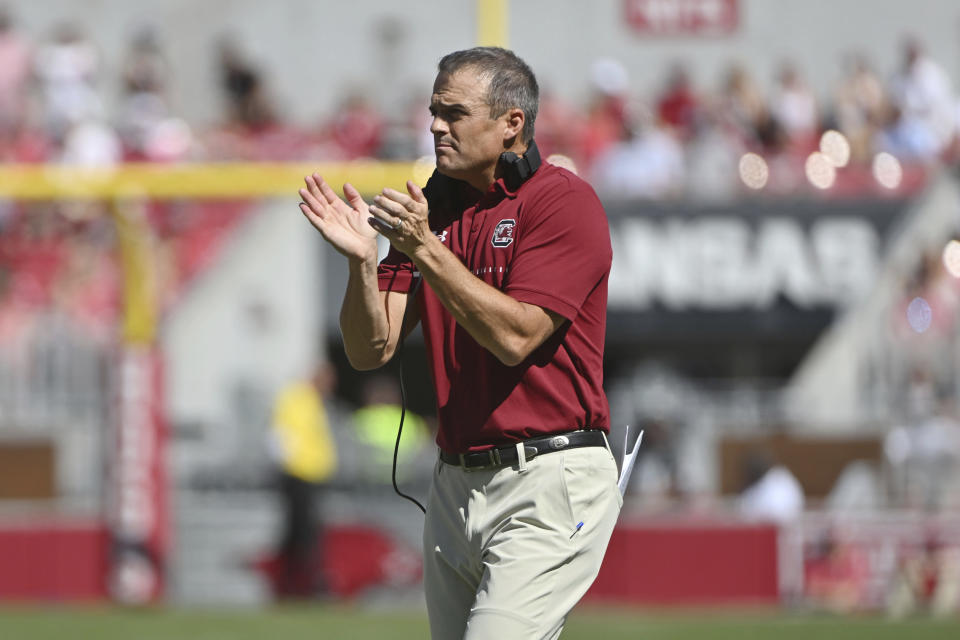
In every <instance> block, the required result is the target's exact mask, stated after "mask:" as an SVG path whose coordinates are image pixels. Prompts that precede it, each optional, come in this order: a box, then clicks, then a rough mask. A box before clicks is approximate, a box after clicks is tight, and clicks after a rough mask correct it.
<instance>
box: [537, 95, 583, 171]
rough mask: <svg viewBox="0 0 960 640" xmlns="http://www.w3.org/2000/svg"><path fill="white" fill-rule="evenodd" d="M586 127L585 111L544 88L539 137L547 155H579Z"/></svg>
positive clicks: (538, 142)
mask: <svg viewBox="0 0 960 640" xmlns="http://www.w3.org/2000/svg"><path fill="white" fill-rule="evenodd" d="M583 129H584V119H583V114H582V113H580V111H578V110H577V109H575V108H574V107H572V106H571V105H570V104H568V103H567V102H565V101H564V100H563V99H562V98H560V96H558V95H556V94H555V93H553V92H551V91H546V90H544V89H543V88H542V87H541V90H540V109H539V111H538V113H537V123H536V140H537V146H538V147H539V148H540V152H541V153H542V154H543V156H544V157H547V156H550V155H552V154H561V155H564V156H567V157H569V158H573V159H576V158H578V157H579V156H580V150H579V148H578V146H577V145H578V144H579V142H580V140H581V139H582V138H583V136H584V132H583Z"/></svg>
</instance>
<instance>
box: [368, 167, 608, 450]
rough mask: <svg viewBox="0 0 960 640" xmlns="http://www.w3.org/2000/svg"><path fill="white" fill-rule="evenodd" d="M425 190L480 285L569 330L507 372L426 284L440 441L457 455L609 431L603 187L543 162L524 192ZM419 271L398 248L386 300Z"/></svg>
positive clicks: (421, 294)
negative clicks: (555, 317) (548, 314)
mask: <svg viewBox="0 0 960 640" xmlns="http://www.w3.org/2000/svg"><path fill="white" fill-rule="evenodd" d="M424 192H425V194H426V196H427V200H428V202H429V203H430V227H431V229H433V231H434V233H435V234H437V236H438V237H439V238H440V239H441V241H442V242H443V244H444V245H445V246H446V247H447V248H448V249H450V251H452V252H453V253H454V255H456V256H457V258H459V259H460V261H461V262H462V263H463V264H464V265H466V267H467V269H469V270H470V271H471V272H473V274H474V275H475V276H477V277H478V278H480V279H481V280H483V281H484V282H486V283H487V284H489V285H491V286H493V287H496V288H497V289H499V290H501V291H503V292H504V293H506V294H507V295H509V296H511V297H513V298H515V299H517V300H519V301H521V302H527V303H530V304H535V305H537V306H540V307H543V308H545V309H549V310H551V311H554V312H556V313H558V314H560V315H561V316H563V317H564V318H566V322H564V323H563V324H562V325H561V326H560V328H559V329H557V331H556V332H554V334H553V335H551V336H550V337H549V338H547V340H546V342H544V344H542V345H541V346H540V347H539V348H537V349H536V350H535V351H534V352H533V353H532V354H530V356H529V357H528V358H527V359H526V360H525V361H524V362H522V363H521V364H519V365H516V366H513V367H509V366H507V365H505V364H503V363H502V362H500V361H499V360H498V359H497V358H496V357H495V356H494V355H493V354H492V353H490V352H489V351H487V349H485V348H484V347H482V346H480V344H478V343H477V341H476V340H474V339H473V337H472V336H471V335H470V334H469V333H468V332H467V330H466V329H464V328H463V327H461V326H460V325H458V324H457V323H456V321H455V320H454V318H453V316H452V315H451V314H450V313H449V312H448V311H447V310H446V308H444V306H443V304H442V303H441V302H440V299H439V298H437V296H436V294H435V293H434V292H433V290H432V289H431V288H430V285H429V284H427V283H426V282H424V283H423V286H421V287H420V289H419V291H418V293H417V304H418V305H419V308H420V317H421V321H422V322H423V334H424V338H425V340H426V347H427V355H428V359H429V364H430V371H431V373H432V375H433V381H434V385H435V388H436V393H437V413H438V417H439V424H440V430H439V433H438V435H437V444H438V445H439V446H440V448H441V449H443V450H445V451H449V452H452V453H464V452H467V451H476V450H480V449H484V448H489V447H490V446H493V445H504V444H510V443H513V442H517V441H518V440H523V439H527V438H531V437H535V436H539V435H545V434H549V433H556V432H562V431H570V430H572V429H580V428H586V427H589V428H598V429H604V430H609V424H610V423H609V413H610V410H609V406H608V404H607V398H606V396H605V394H604V392H603V343H604V333H605V330H606V312H607V279H608V276H609V273H610V262H611V259H612V255H613V253H612V250H611V247H610V232H609V229H608V226H607V217H606V213H605V212H604V210H603V207H602V206H601V204H600V201H599V199H598V198H597V196H596V194H595V193H594V191H593V189H592V188H591V187H590V185H588V184H587V183H586V182H584V181H583V180H581V179H580V178H578V177H577V176H576V175H574V174H573V173H571V172H569V171H567V170H566V169H561V168H559V167H555V166H553V165H550V164H546V163H544V164H543V165H541V167H540V168H539V169H538V170H537V171H536V173H534V174H533V175H532V176H531V177H530V178H529V179H528V180H527V181H526V182H525V183H523V184H522V185H521V186H520V187H519V188H518V189H517V190H516V191H511V190H509V189H508V188H507V186H506V185H505V184H504V182H503V181H502V180H498V181H497V182H496V183H495V184H494V185H493V186H492V187H491V188H490V189H489V190H488V191H487V192H486V193H480V192H479V191H477V190H476V189H474V188H473V187H471V186H469V185H468V184H466V183H465V182H462V181H459V180H453V179H451V178H448V177H445V176H442V175H440V174H439V173H434V175H433V177H432V178H431V179H430V181H429V182H428V183H427V186H426V188H425V189H424ZM414 269H415V267H414V265H413V263H412V262H411V261H410V260H409V258H407V256H406V255H404V254H403V253H401V252H399V251H397V250H396V249H394V248H391V249H390V253H389V254H388V255H387V257H386V258H384V259H383V261H382V262H381V263H380V266H379V284H380V290H381V291H399V292H409V291H410V287H411V283H412V282H413V280H414V276H415V275H418V274H415V272H414Z"/></svg>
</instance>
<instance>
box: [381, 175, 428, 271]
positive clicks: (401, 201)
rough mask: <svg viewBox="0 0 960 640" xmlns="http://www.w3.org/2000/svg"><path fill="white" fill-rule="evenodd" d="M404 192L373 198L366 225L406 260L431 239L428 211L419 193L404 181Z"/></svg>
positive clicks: (423, 197) (420, 192) (410, 183)
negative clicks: (402, 254)
mask: <svg viewBox="0 0 960 640" xmlns="http://www.w3.org/2000/svg"><path fill="white" fill-rule="evenodd" d="M407 192H408V193H401V192H400V191H395V190H394V189H389V188H387V189H384V190H383V192H381V193H380V194H379V195H377V196H374V198H373V204H372V205H370V213H371V214H372V215H373V216H374V217H373V219H372V220H371V222H370V224H371V225H372V226H373V228H374V229H376V230H377V231H379V232H380V233H381V234H383V235H384V236H386V238H387V239H388V240H390V244H391V245H393V246H394V247H396V248H397V249H398V250H399V251H402V252H403V253H405V254H406V255H408V256H411V257H412V256H413V254H414V253H415V252H416V250H417V249H418V248H419V247H421V246H423V245H424V244H425V243H426V242H428V241H429V240H431V239H432V238H434V237H435V236H434V235H433V232H432V231H430V223H429V221H428V216H429V207H428V205H427V198H426V196H424V195H423V191H422V190H421V189H420V187H418V186H417V185H416V184H414V183H413V182H412V181H410V180H407Z"/></svg>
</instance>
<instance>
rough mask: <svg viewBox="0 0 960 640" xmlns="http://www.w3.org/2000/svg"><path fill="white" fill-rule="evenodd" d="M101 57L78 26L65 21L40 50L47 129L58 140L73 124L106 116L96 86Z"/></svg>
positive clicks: (38, 61) (38, 60)
mask: <svg viewBox="0 0 960 640" xmlns="http://www.w3.org/2000/svg"><path fill="white" fill-rule="evenodd" d="M99 71H100V56H99V54H98V52H97V49H96V47H95V46H94V44H93V43H92V42H91V41H90V40H88V39H87V38H86V37H85V36H84V35H83V33H82V32H81V31H80V28H79V27H78V26H77V25H74V24H71V23H63V24H61V25H60V26H59V27H57V28H56V30H55V31H54V34H53V37H52V38H51V40H50V41H49V42H47V43H45V44H43V45H42V46H41V47H40V49H39V50H38V51H37V58H36V74H37V78H38V79H39V81H40V92H41V96H42V98H43V104H44V113H45V118H46V129H47V133H48V135H50V136H51V137H52V138H53V140H54V141H55V142H57V143H59V142H60V141H62V140H63V138H65V137H66V135H67V133H68V132H69V131H70V129H71V127H73V126H74V125H77V124H79V123H81V122H85V121H87V120H90V119H100V118H102V117H103V115H104V109H103V102H102V101H101V99H100V95H99V94H98V92H97V89H96V81H97V75H98V73H99Z"/></svg>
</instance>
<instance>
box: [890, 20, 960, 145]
mask: <svg viewBox="0 0 960 640" xmlns="http://www.w3.org/2000/svg"><path fill="white" fill-rule="evenodd" d="M902 64H903V66H902V67H901V69H900V70H899V72H898V73H897V74H896V75H895V76H894V78H893V81H892V83H891V88H890V93H891V98H892V100H893V103H894V105H896V107H897V112H896V115H897V118H896V119H898V120H902V127H903V128H905V129H907V130H910V131H913V130H914V129H917V130H919V131H922V132H923V134H922V135H923V136H924V137H928V138H929V139H930V143H929V144H930V146H931V148H932V154H931V157H932V155H935V154H937V153H939V152H941V151H942V150H944V149H945V148H946V146H947V145H948V144H949V143H950V141H951V139H952V138H953V134H954V128H955V120H954V118H955V114H954V110H955V105H954V102H953V91H952V89H951V87H950V78H949V76H947V74H946V72H945V71H944V70H943V68H942V67H941V66H940V65H939V64H938V63H936V62H935V61H934V60H933V59H932V58H930V57H929V56H928V55H927V54H926V53H925V52H924V50H923V46H922V45H921V44H920V42H919V41H918V40H916V39H914V38H908V39H907V40H906V41H905V42H904V44H903V62H902ZM891 119H893V118H891ZM919 131H918V132H917V133H914V135H915V136H917V137H920V136H921V133H920V132H919Z"/></svg>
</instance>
